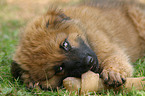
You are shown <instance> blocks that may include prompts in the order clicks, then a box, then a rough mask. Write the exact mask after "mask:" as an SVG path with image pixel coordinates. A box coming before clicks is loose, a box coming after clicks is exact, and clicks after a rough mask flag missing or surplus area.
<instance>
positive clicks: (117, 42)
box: [11, 4, 145, 89]
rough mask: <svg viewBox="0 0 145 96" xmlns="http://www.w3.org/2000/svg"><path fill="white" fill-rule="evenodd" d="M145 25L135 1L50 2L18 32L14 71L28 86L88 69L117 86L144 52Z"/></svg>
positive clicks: (144, 15) (144, 16)
mask: <svg viewBox="0 0 145 96" xmlns="http://www.w3.org/2000/svg"><path fill="white" fill-rule="evenodd" d="M100 5H101V4H100ZM113 6H114V5H113ZM144 25H145V13H144V10H143V8H141V7H138V6H137V5H136V4H120V5H119V4H118V5H117V6H114V7H110V6H103V7H102V6H96V7H91V6H79V7H73V8H66V9H65V10H64V11H63V12H61V11H60V10H58V9H55V8H52V9H50V10H48V12H47V13H46V14H44V15H43V16H40V17H38V18H36V19H34V20H33V21H32V22H30V23H29V24H28V25H27V27H26V29H25V30H24V32H23V33H22V37H21V40H20V43H19V45H18V47H17V49H16V53H15V55H14V58H13V60H14V62H13V63H12V68H11V71H12V74H13V76H14V77H15V78H17V77H19V78H20V79H21V80H23V82H24V83H26V84H27V86H28V87H33V84H39V85H40V86H41V87H42V88H44V89H48V88H56V87H57V86H60V85H61V83H62V80H63V79H64V78H66V77H68V76H74V77H80V76H81V74H82V73H84V72H87V71H88V70H92V71H94V72H100V74H101V76H102V78H103V79H104V81H105V83H106V84H107V85H110V86H113V87H117V86H120V85H121V84H123V83H124V82H125V78H126V77H130V76H132V73H133V67H132V65H131V63H130V62H133V61H135V60H137V59H138V58H139V57H142V56H144V53H145V28H144ZM98 61H99V66H100V67H99V69H100V71H99V70H98Z"/></svg>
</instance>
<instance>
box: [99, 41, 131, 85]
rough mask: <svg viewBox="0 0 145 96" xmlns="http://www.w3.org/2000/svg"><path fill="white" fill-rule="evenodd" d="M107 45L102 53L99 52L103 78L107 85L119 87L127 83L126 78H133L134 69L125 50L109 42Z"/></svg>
mask: <svg viewBox="0 0 145 96" xmlns="http://www.w3.org/2000/svg"><path fill="white" fill-rule="evenodd" d="M106 44H107V45H106V46H104V47H103V48H102V49H101V50H100V51H99V50H98V56H99V57H100V58H99V59H100V63H101V64H100V68H101V69H102V72H101V76H102V78H103V79H104V82H105V84H107V85H109V86H113V87H118V86H120V85H122V84H123V83H124V82H125V78H126V77H130V76H132V73H133V67H132V65H131V64H130V62H129V58H128V56H127V55H126V54H125V53H124V51H123V50H121V49H120V48H119V47H117V46H116V45H114V44H111V43H110V44H109V42H108V43H106Z"/></svg>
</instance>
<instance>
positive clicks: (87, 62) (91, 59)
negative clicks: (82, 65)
mask: <svg viewBox="0 0 145 96" xmlns="http://www.w3.org/2000/svg"><path fill="white" fill-rule="evenodd" d="M93 63H94V58H93V57H92V56H87V57H86V64H87V65H91V64H93Z"/></svg>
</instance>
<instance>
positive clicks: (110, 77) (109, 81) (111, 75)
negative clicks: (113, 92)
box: [100, 69, 126, 87]
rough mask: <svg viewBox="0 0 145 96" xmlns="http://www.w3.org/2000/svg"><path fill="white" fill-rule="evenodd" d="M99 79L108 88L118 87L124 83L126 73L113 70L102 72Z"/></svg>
mask: <svg viewBox="0 0 145 96" xmlns="http://www.w3.org/2000/svg"><path fill="white" fill-rule="evenodd" d="M100 77H101V78H102V79H103V80H104V83H105V84H106V85H107V86H110V87H119V86H121V85H122V84H124V83H125V81H126V79H125V78H126V73H125V72H122V73H120V72H119V71H116V70H115V71H113V70H105V69H104V70H103V71H102V72H101V74H100Z"/></svg>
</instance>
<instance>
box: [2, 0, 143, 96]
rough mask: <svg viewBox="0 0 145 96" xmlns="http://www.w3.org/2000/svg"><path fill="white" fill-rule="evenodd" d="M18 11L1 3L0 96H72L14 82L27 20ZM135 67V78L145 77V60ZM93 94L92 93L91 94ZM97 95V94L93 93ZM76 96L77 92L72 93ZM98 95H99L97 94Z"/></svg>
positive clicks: (134, 94)
mask: <svg viewBox="0 0 145 96" xmlns="http://www.w3.org/2000/svg"><path fill="white" fill-rule="evenodd" d="M17 11H21V9H20V8H19V6H16V5H15V6H12V5H9V4H7V2H6V1H5V0H2V1H0V96H38V95H41V96H46V95H47V96H64V95H65V96H68V95H70V93H69V92H67V91H66V90H65V89H59V90H57V91H43V90H39V89H37V88H36V89H32V90H28V89H26V88H25V85H23V84H20V82H19V81H18V80H13V78H12V75H11V72H10V67H11V65H10V64H11V62H12V55H13V53H14V50H15V47H16V45H17V43H18V34H19V32H20V28H21V27H23V26H24V25H25V24H26V22H27V20H25V19H21V18H18V17H17V16H15V13H16V12H17ZM134 65H135V73H134V77H142V76H145V59H144V58H143V59H139V60H138V61H137V62H136V63H134ZM90 94H92V93H90ZM93 94H95V93H93ZM72 95H75V92H74V93H72ZM97 95H98V94H97ZM99 95H103V96H112V95H116V96H145V91H143V90H141V91H137V90H134V89H133V90H132V91H131V92H128V93H126V92H125V91H123V92H122V91H120V92H118V93H114V91H113V90H111V91H104V92H102V93H101V94H99Z"/></svg>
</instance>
